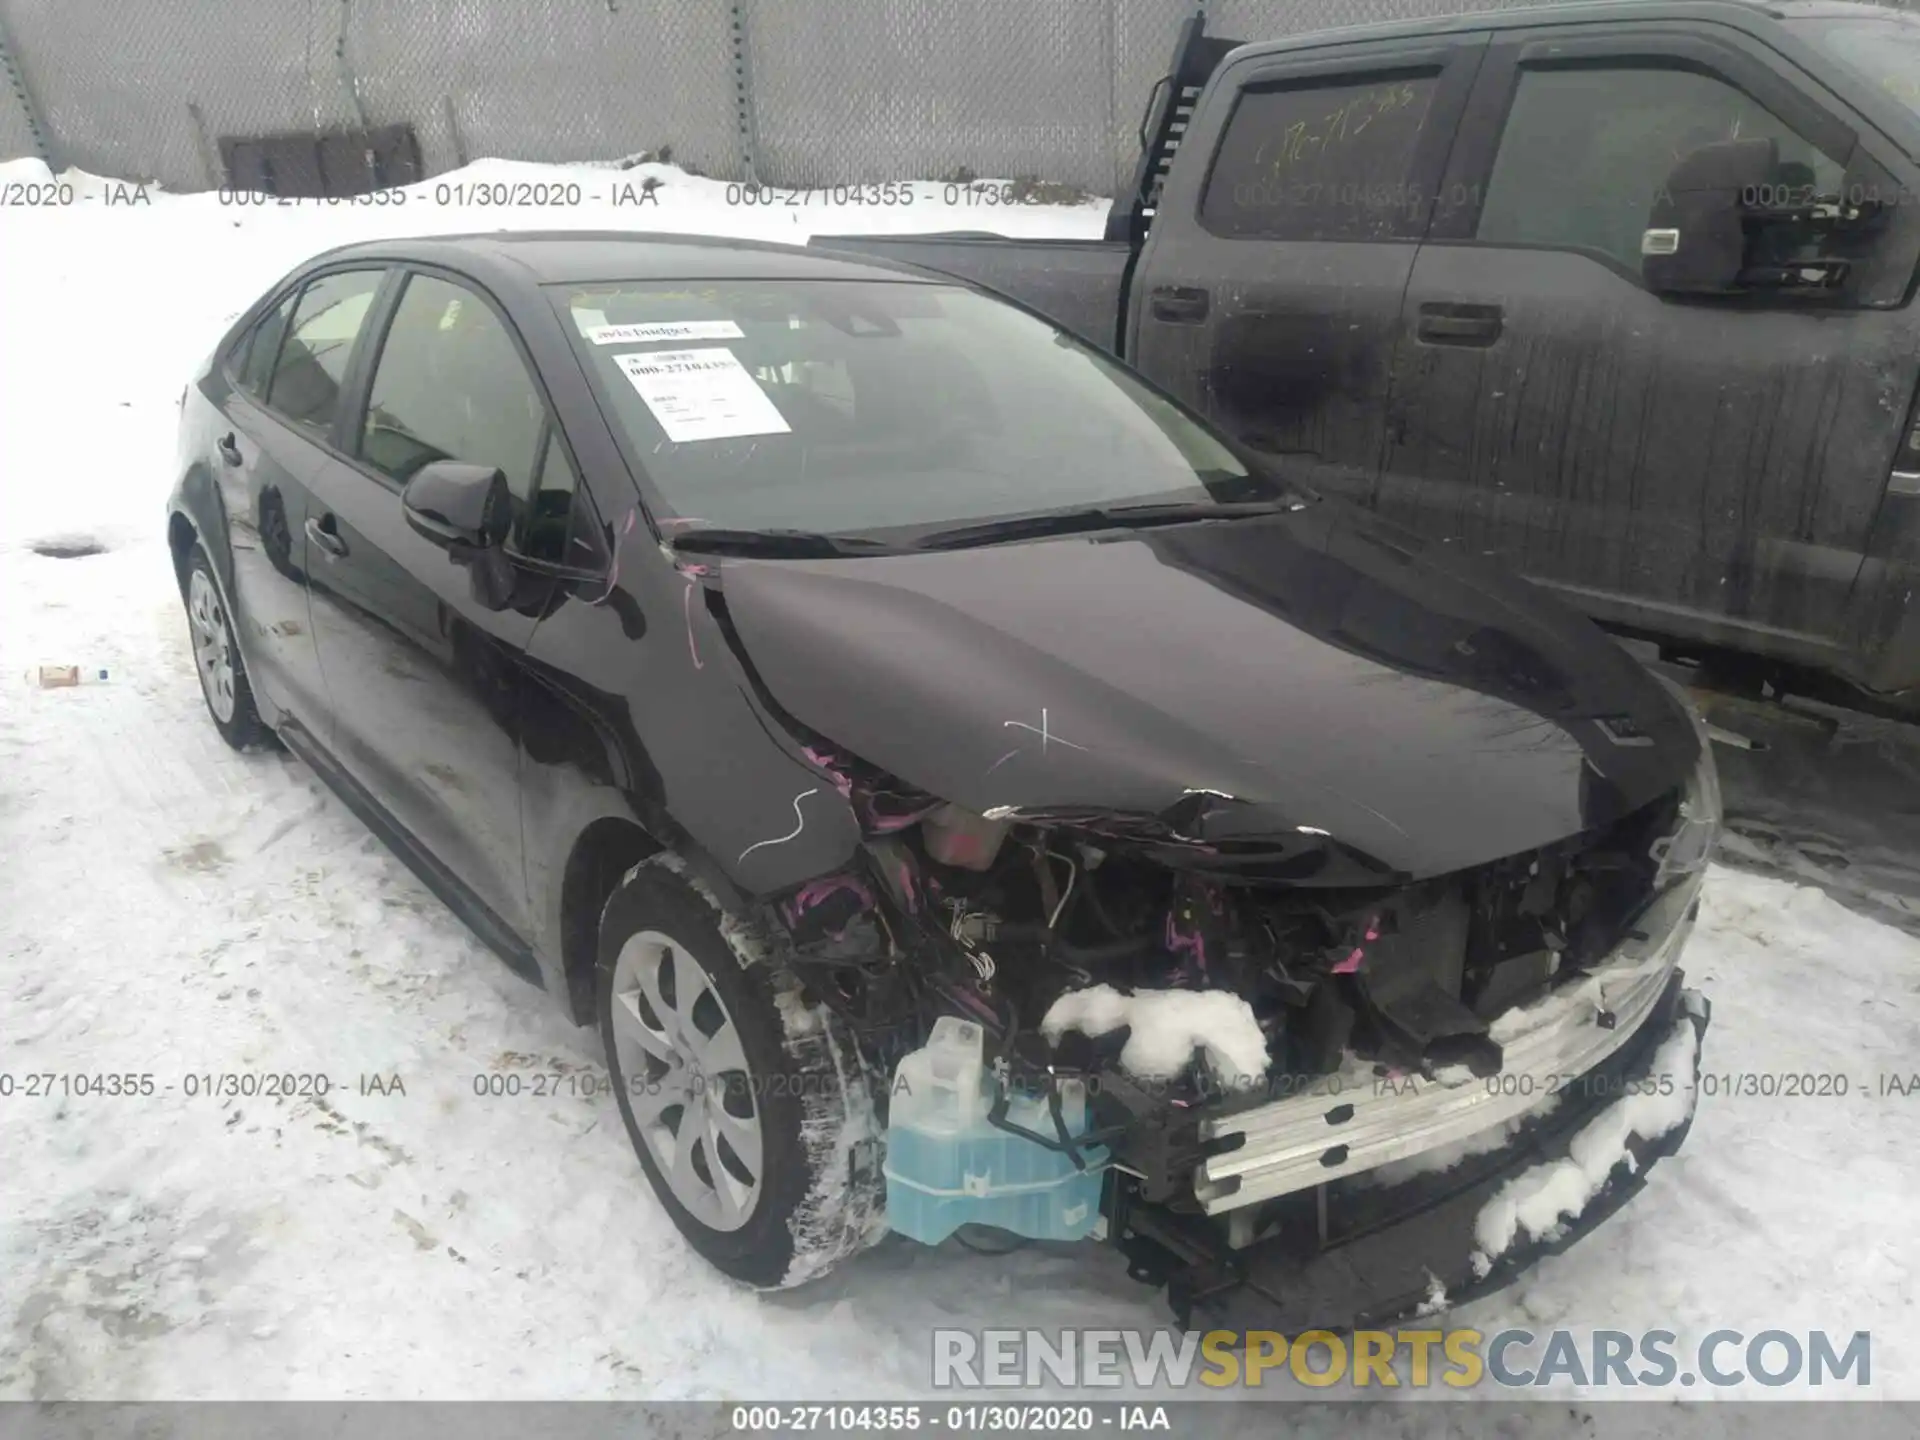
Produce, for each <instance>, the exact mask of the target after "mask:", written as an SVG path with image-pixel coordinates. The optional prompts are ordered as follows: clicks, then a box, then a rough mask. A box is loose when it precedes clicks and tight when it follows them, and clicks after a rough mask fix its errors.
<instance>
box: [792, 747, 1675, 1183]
mask: <svg viewBox="0 0 1920 1440" xmlns="http://www.w3.org/2000/svg"><path fill="white" fill-rule="evenodd" d="M807 753H808V758H809V760H810V761H811V762H813V763H814V764H816V765H817V766H819V767H820V768H822V769H823V770H824V771H825V772H826V773H828V774H829V775H831V776H832V777H833V778H834V780H835V783H836V786H837V787H838V788H839V789H840V790H841V792H842V793H843V794H844V795H845V796H846V797H847V798H848V800H849V802H850V803H851V804H852V806H853V807H854V810H855V812H856V814H857V815H858V817H859V819H860V822H861V826H862V829H863V832H864V833H865V836H866V839H865V841H864V844H863V846H862V847H861V863H860V864H859V865H858V866H857V867H856V868H853V869H849V870H848V871H846V872H844V873H841V874H837V875H833V876H828V877H823V878H820V879H816V880H814V881H811V882H809V883H808V884H806V885H804V886H802V887H800V888H799V889H798V890H796V891H794V892H792V893H790V894H788V895H787V896H785V897H784V898H783V899H782V900H781V902H780V904H779V910H780V914H781V918H782V920H783V921H784V922H785V924H786V926H787V928H788V930H789V932H790V934H791V936H792V939H793V943H794V954H795V960H796V963H797V965H798V966H799V967H800V969H801V971H802V974H803V976H804V978H805V980H806V983H807V985H808V986H809V988H810V990H812V991H813V992H814V993H815V994H817V996H818V997H819V998H820V999H821V1000H823V1001H824V1002H825V1003H827V1004H828V1005H829V1006H830V1007H832V1008H833V1009H834V1010H835V1011H836V1012H838V1013H839V1014H840V1015H841V1016H842V1017H843V1018H844V1019H845V1020H846V1021H847V1023H848V1024H849V1026H850V1027H851V1028H852V1029H853V1031H854V1032H855V1034H856V1035H857V1036H859V1037H860V1040H861V1043H862V1045H863V1047H865V1048H866V1049H867V1051H868V1055H869V1059H870V1061H871V1062H872V1063H874V1064H875V1065H876V1068H878V1069H880V1070H882V1071H883V1072H886V1071H888V1070H889V1069H890V1067H891V1065H892V1064H893V1063H894V1062H896V1061H897V1060H898V1059H899V1057H900V1056H901V1055H903V1054H905V1053H906V1052H908V1051H911V1050H912V1049H914V1048H915V1047H916V1046H918V1045H919V1044H920V1043H921V1042H922V1040H923V1039H924V1038H925V1036H926V1035H927V1034H928V1032H929V1030H930V1029H931V1027H932V1026H933V1024H934V1023H935V1021H936V1020H937V1019H938V1018H939V1017H941V1016H959V1017H963V1018H965V1019H967V1020H970V1021H973V1022H977V1023H978V1024H979V1025H980V1027H981V1028H982V1030H983V1031H984V1032H985V1035H986V1037H987V1049H988V1052H989V1054H990V1057H991V1061H992V1063H993V1065H994V1067H995V1072H996V1074H998V1075H999V1076H1000V1077H1001V1079H1002V1083H1003V1084H1005V1085H1007V1086H1008V1087H1009V1088H1010V1089H1013V1090H1020V1089H1023V1088H1026V1089H1038V1090H1039V1091H1041V1092H1042V1093H1046V1092H1047V1091H1049V1090H1051V1089H1054V1088H1057V1084H1058V1081H1059V1079H1060V1078H1061V1077H1063V1076H1077V1077H1084V1078H1086V1079H1088V1080H1089V1081H1090V1082H1091V1083H1090V1086H1089V1088H1090V1090H1091V1091H1092V1093H1093V1095H1094V1102H1093V1111H1094V1116H1095V1127H1094V1132H1093V1133H1094V1134H1095V1135H1096V1136H1098V1137H1099V1138H1100V1139H1101V1140H1102V1141H1103V1142H1104V1143H1108V1144H1110V1145H1111V1146H1113V1147H1115V1150H1116V1153H1117V1154H1118V1155H1119V1156H1120V1157H1121V1159H1122V1160H1123V1161H1124V1162H1125V1163H1127V1164H1128V1165H1130V1166H1131V1167H1132V1168H1134V1169H1136V1170H1139V1171H1141V1172H1142V1173H1146V1172H1148V1171H1157V1172H1160V1173H1159V1174H1158V1175H1156V1176H1155V1177H1154V1178H1155V1179H1156V1180H1157V1181H1158V1182H1159V1184H1158V1185H1156V1188H1161V1187H1162V1186H1164V1187H1166V1188H1169V1189H1171V1188H1172V1182H1173V1181H1174V1179H1175V1178H1176V1177H1175V1176H1174V1175H1172V1174H1169V1173H1167V1172H1168V1171H1169V1170H1172V1169H1177V1168H1178V1166H1177V1163H1176V1157H1175V1155H1174V1154H1173V1153H1172V1152H1171V1151H1169V1150H1166V1149H1165V1147H1162V1153H1158V1154H1152V1153H1147V1152H1148V1151H1151V1150H1152V1149H1153V1148H1154V1147H1153V1142H1152V1140H1151V1136H1152V1134H1153V1133H1154V1132H1156V1131H1157V1130H1163V1129H1165V1128H1166V1126H1167V1125H1170V1124H1174V1123H1177V1121H1178V1119H1179V1117H1180V1116H1181V1115H1183V1114H1185V1113H1190V1112H1192V1111H1194V1110H1195V1109H1196V1107H1213V1108H1219V1107H1223V1106H1224V1107H1238V1106H1244V1105H1251V1104H1258V1103H1260V1102H1262V1101H1266V1100H1270V1099H1273V1098H1274V1097H1276V1096H1279V1095H1287V1094H1295V1093H1300V1092H1301V1091H1302V1090H1303V1089H1304V1088H1305V1087H1306V1086H1308V1085H1309V1084H1310V1083H1311V1082H1312V1080H1313V1078H1314V1077H1318V1076H1325V1075H1329V1074H1331V1073H1332V1072H1334V1071H1336V1070H1338V1069H1340V1068H1341V1067H1342V1066H1343V1065H1348V1064H1351V1063H1352V1062H1353V1061H1355V1060H1356V1059H1357V1060H1359V1061H1362V1062H1365V1063H1369V1064H1372V1065H1374V1066H1376V1067H1379V1069H1378V1073H1390V1074H1400V1075H1416V1076H1417V1075H1432V1074H1434V1073H1436V1072H1437V1071H1438V1070H1440V1069H1442V1068H1443V1067H1452V1066H1465V1067H1467V1068H1468V1069H1470V1070H1471V1072H1472V1073H1473V1074H1474V1075H1476V1076H1480V1075H1488V1076H1490V1075H1494V1074H1496V1073H1498V1072H1499V1071H1500V1069H1501V1063H1502V1056H1501V1048H1500V1046H1499V1044H1498V1043H1497V1042H1496V1041H1495V1039H1494V1038H1493V1036H1492V1034H1491V1033H1490V1022H1492V1021H1493V1020H1494V1019H1495V1018H1496V1017H1498V1016H1499V1015H1500V1014H1502V1013H1503V1012H1505V1011H1507V1010H1509V1009H1511V1008H1513V1007H1515V1006H1519V1005H1523V1004H1526V1003H1528V1002H1529V1001H1532V1000H1535V999H1537V998H1539V997H1541V996H1543V995H1544V994H1546V993H1547V992H1548V991H1550V990H1551V989H1553V988H1554V987H1555V986H1556V985H1559V984H1561V983H1564V982H1566V981H1567V980H1569V979H1570V978H1572V977H1574V976H1577V975H1579V974H1581V973H1582V972H1583V970H1584V969H1585V968H1586V967H1589V966H1592V965H1594V964H1597V963H1599V962H1600V961H1601V960H1603V959H1604V958H1605V957H1606V956H1607V955H1608V954H1609V952H1610V951H1611V950H1612V949H1613V947H1614V946H1615V945H1616V944H1617V943H1618V942H1619V941H1620V939H1621V937H1622V936H1623V935H1624V934H1626V933H1628V932H1629V931H1631V929H1632V926H1633V924H1634V922H1635V919H1636V917H1637V916H1638V915H1639V913H1640V912H1641V911H1642V910H1643V909H1644V907H1645V906H1646V905H1647V904H1648V902H1649V901H1650V900H1651V899H1652V898H1653V896H1654V894H1655V892H1656V888H1657V886H1656V880H1657V878H1658V876H1659V873H1660V871H1661V869H1662V867H1663V864H1664V863H1665V859H1664V857H1665V854H1666V850H1665V847H1664V845H1663V837H1668V836H1670V835H1671V834H1672V833H1673V832H1674V830H1675V826H1676V823H1677V822H1678V821H1679V819H1680V813H1679V812H1680V803H1681V798H1682V796H1681V792H1680V791H1678V790H1675V791H1673V792H1671V793H1670V794H1668V795H1667V796H1665V797H1663V798H1661V799H1659V800H1656V801H1654V802H1653V803H1651V804H1648V805H1646V806H1643V807H1642V808H1641V809H1640V810H1638V811H1636V812H1635V813H1633V814H1631V815H1629V816H1627V817H1625V818H1624V819H1623V820H1622V821H1620V822H1617V823H1616V824H1614V825H1613V826H1611V827H1608V828H1607V829H1606V830H1605V831H1603V832H1601V833H1598V834H1593V833H1589V834H1585V835H1581V836H1575V837H1572V838H1570V839H1568V840H1566V841H1564V842H1562V843H1559V844H1556V845H1552V846H1549V847H1546V848H1544V849H1541V850H1538V851H1536V852H1534V853H1531V854H1528V855H1524V856H1520V857H1516V858H1513V859H1509V860H1503V861H1499V862H1495V863H1493V864H1489V865H1485V866H1481V867H1478V868H1476V869H1472V870H1469V871H1465V872H1462V873H1458V874H1454V875H1450V876H1443V877H1440V878H1437V879H1430V880H1424V881H1420V882H1416V883H1411V884H1406V885H1402V886H1340V887H1315V886H1312V885H1303V884H1299V883H1295V882H1294V881H1292V880H1289V879H1286V878H1282V877H1277V876H1275V875H1272V874H1270V873H1266V874H1263V873H1262V869H1261V867H1260V866H1259V865H1258V864H1257V863H1249V862H1248V857H1247V855H1245V854H1241V855H1238V856H1236V857H1234V864H1233V866H1232V868H1231V871H1230V872H1226V871H1223V869H1222V868H1221V867H1220V866H1219V865H1218V864H1217V863H1216V856H1217V850H1216V848H1215V847H1195V848H1194V849H1193V850H1191V851H1190V852H1189V853H1187V854H1185V855H1184V856H1183V855H1181V853H1180V852H1179V850H1178V848H1177V846H1172V845H1170V844H1169V843H1168V837H1167V836H1165V835H1164V834H1158V833H1149V832H1144V831H1142V830H1141V828H1140V827H1139V825H1138V824H1137V822H1135V821H1133V820H1131V819H1130V818H1129V817H1125V816H1101V815H1092V814H1088V815H1029V814H1022V813H1005V814H998V815H994V816H981V815H976V814H972V813H969V812H966V811H963V810H961V809H959V808H958V807H956V806H954V805H951V804H948V803H945V802H942V801H940V800H939V799H937V798H936V797H933V796H929V795H925V794H921V793H917V792H915V791H913V790H912V789H911V788H910V787H906V786H904V785H902V784H901V783H900V782H898V781H897V780H893V779H891V778H890V777H887V776H885V775H883V774H880V773H877V772H875V771H873V770H871V769H870V768H869V767H867V766H865V765H863V764H862V763H861V762H859V761H857V760H855V759H853V758H851V757H848V756H845V755H842V754H837V753H834V752H832V751H831V750H828V749H825V748H814V749H809V751H808V752H807ZM1181 995H1187V996H1202V995H1205V996H1217V997H1225V996H1231V997H1233V999H1234V1001H1237V1002H1238V1004H1237V1005H1231V1006H1229V1007H1227V1008H1226V1009H1225V1010H1222V1009H1220V1008H1218V1007H1215V1008H1214V1009H1213V1010H1212V1011H1211V1012H1210V1013H1209V1014H1208V1015H1207V1016H1206V1017H1205V1019H1204V1020H1203V1021H1202V1022H1201V1023H1199V1024H1197V1025H1189V1026H1188V1027H1187V1028H1188V1030H1190V1031H1191V1032H1192V1033H1191V1034H1190V1035H1189V1036H1188V1037H1187V1039H1188V1043H1180V1040H1181V1025H1182V1023H1183V1022H1182V1019H1181V1017H1180V1009H1181V1007H1179V1006H1178V1005H1173V1006H1170V1007H1165V1008H1166V1009H1167V1011H1168V1013H1169V1015H1170V1016H1171V1017H1172V1019H1171V1022H1170V1023H1171V1024H1172V1026H1173V1031H1174V1033H1173V1036H1172V1041H1173V1043H1171V1044H1169V1043H1166V1042H1167V1037H1166V1036H1156V1037H1155V1039H1154V1043H1152V1044H1149V1045H1147V1046H1145V1047H1144V1048H1143V1047H1141V1046H1139V1045H1136V1044H1135V1043H1134V1042H1135V1040H1137V1039H1138V1035H1137V1031H1138V1030H1139V1028H1140V1025H1141V1020H1142V1012H1141V1011H1140V1010H1139V1009H1138V1008H1137V1007H1136V1006H1135V1004H1134V1002H1137V1001H1140V1000H1142V999H1153V1000H1156V1001H1157V1000H1159V999H1161V998H1162V997H1167V998H1171V997H1175V996H1181ZM1129 1022H1131V1024H1130V1023H1129ZM1149 1023H1151V1022H1149ZM1249 1037H1250V1038H1249ZM1250 1050H1251V1053H1249V1051H1250ZM1143 1054H1144V1055H1146V1056H1147V1057H1148V1061H1149V1063H1142V1062H1141V1056H1142V1055H1143ZM1003 1113H1004V1112H1003ZM1160 1122H1164V1123H1160ZM1022 1133H1025V1132H1024V1131H1023V1132H1022ZM1029 1138H1034V1139H1037V1140H1039V1141H1040V1142H1041V1143H1045V1144H1049V1145H1054V1146H1058V1145H1061V1144H1063V1143H1068V1142H1067V1137H1066V1136H1065V1135H1064V1134H1054V1135H1030V1136H1029ZM1176 1148H1177V1147H1176Z"/></svg>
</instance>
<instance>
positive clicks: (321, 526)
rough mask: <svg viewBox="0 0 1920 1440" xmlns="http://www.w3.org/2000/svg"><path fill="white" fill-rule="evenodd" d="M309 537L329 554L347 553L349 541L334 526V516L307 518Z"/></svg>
mask: <svg viewBox="0 0 1920 1440" xmlns="http://www.w3.org/2000/svg"><path fill="white" fill-rule="evenodd" d="M307 539H309V540H311V541H312V542H313V543H314V544H316V545H318V546H319V547H320V548H321V549H322V550H324V551H326V552H327V553H328V554H329V555H345V554H346V553H347V542H346V541H344V540H342V539H341V538H340V532H339V531H338V530H336V529H334V528H333V516H332V515H330V514H328V515H319V516H312V517H309V519H308V520H307Z"/></svg>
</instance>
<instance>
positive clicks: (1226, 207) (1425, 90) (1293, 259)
mask: <svg viewBox="0 0 1920 1440" xmlns="http://www.w3.org/2000/svg"><path fill="white" fill-rule="evenodd" d="M1487 39H1488V36H1487V35H1486V34H1485V33H1477V32H1463V33H1459V34H1452V35H1446V36H1432V37H1420V38H1418V39H1414V40H1393V41H1378V40H1376V41H1368V42H1362V43H1356V44H1343V45H1330V46H1320V47H1315V48H1313V49H1309V50H1304V51H1303V50H1297V49H1296V50H1290V51H1288V52H1286V53H1285V54H1269V55H1261V54H1258V53H1254V54H1251V55H1248V56H1247V57H1245V58H1243V59H1239V60H1233V61H1230V62H1229V63H1228V64H1227V65H1226V66H1225V67H1224V68H1223V69H1222V70H1221V71H1220V72H1219V74H1218V75H1217V76H1216V77H1215V79H1214V81H1213V83H1212V84H1211V85H1210V86H1209V87H1208V89H1207V92H1206V94H1205V95H1204V96H1203V97H1202V98H1201V100H1200V103H1199V106H1198V108H1197V110H1196V112H1195V114H1194V117H1193V129H1192V131H1191V133H1189V134H1188V135H1187V136H1186V137H1185V138H1184V139H1183V140H1182V141H1181V144H1180V156H1179V160H1178V162H1177V163H1175V164H1174V165H1173V167H1172V170H1171V173H1170V174H1169V175H1168V177H1167V180H1166V185H1165V191H1164V194H1163V195H1162V197H1161V203H1160V205H1159V207H1158V210H1157V213H1156V215H1155V218H1154V221H1153V224H1152V228H1151V230H1150V231H1149V233H1148V237H1147V242H1146V246H1145V249H1144V250H1143V251H1142V253H1141V257H1140V261H1139V264H1138V266H1137V267H1136V275H1135V279H1134V284H1133V287H1132V291H1131V302H1130V317H1131V319H1130V326H1131V330H1132V333H1131V335H1130V336H1129V337H1128V346H1129V348H1128V352H1127V353H1128V355H1129V357H1130V358H1131V359H1132V360H1133V361H1134V363H1135V364H1137V365H1138V366H1139V367H1140V368H1141V369H1143V370H1144V371H1145V372H1146V373H1147V374H1148V375H1150V376H1152V377H1153V378H1154V379H1156V380H1158V381H1159V382H1160V383H1161V384H1163V385H1166V386H1168V387H1169V388H1170V389H1172V390H1173V391H1175V393H1177V394H1179V395H1180V396H1181V398H1183V399H1184V400H1186V401H1187V402H1188V403H1189V404H1191V405H1193V406H1194V407H1195V408H1197V409H1199V410H1201V411H1202V412H1204V413H1205V414H1206V415H1208V416H1209V417H1211V418H1212V419H1213V420H1214V421H1216V422H1217V423H1218V424H1220V425H1221V426H1223V427H1224V428H1225V429H1226V430H1227V431H1228V432H1229V433H1231V434H1233V435H1235V436H1237V437H1238V438H1239V439H1241V440H1242V441H1243V442H1245V443H1246V444H1247V445H1249V446H1250V447H1252V448H1253V449H1254V450H1256V451H1258V452H1261V453H1264V454H1267V455H1272V456H1275V457H1284V460H1283V464H1284V468H1285V469H1286V470H1287V471H1288V473H1290V474H1293V475H1295V476H1297V477H1298V478H1299V479H1301V480H1303V481H1305V482H1306V483H1307V484H1309V485H1314V486H1317V487H1320V488H1324V489H1326V490H1329V491H1333V492H1338V493H1344V494H1347V495H1350V496H1353V497H1355V498H1359V499H1365V498H1367V497H1368V496H1370V494H1371V492H1372V489H1373V485H1374V480H1375V477H1376V475H1377V474H1378V470H1379V466H1380V459H1381V452H1382V448H1383V445H1384V443H1385V415H1386V401H1387V391H1388V387H1389V385H1390V383H1391V380H1392V375H1393V347H1394V344H1395V338H1396V330H1397V329H1398V323H1399V317H1400V302H1401V299H1402V297H1403V296H1404V294H1405V293H1406V287H1407V281H1408V278H1409V276H1410V274H1411V272H1412V269H1413V262H1414V255H1415V253H1416V251H1417V249H1418V245H1419V238H1420V236H1421V235H1422V233H1423V232H1424V231H1425V229H1426V225H1427V218H1428V214H1429V212H1430V210H1431V208H1432V206H1433V202H1434V197H1435V193H1436V190H1437V188H1438V181H1439V178H1440V176H1441V174H1442V172H1443V171H1444V169H1445V167H1446V162H1447V153H1448V149H1449V147H1450V145H1451V143H1452V139H1453V134H1454V127H1455V124H1456V122H1457V119H1458V117H1459V115H1460V113H1461V111H1462V110H1463V108H1464V106H1465V103H1466V98H1467V95H1468V93H1469V91H1470V90H1471V87H1472V81H1473V74H1474V70H1475V68H1476V67H1477V65H1478V63H1479V60H1480V57H1481V54H1482V53H1483V51H1484V48H1485V46H1486V43H1487Z"/></svg>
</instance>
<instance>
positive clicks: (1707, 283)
mask: <svg viewBox="0 0 1920 1440" xmlns="http://www.w3.org/2000/svg"><path fill="white" fill-rule="evenodd" d="M1779 159H1780V147H1779V145H1778V144H1777V143H1776V142H1775V141H1774V140H1772V139H1771V138H1768V137H1764V136H1763V137H1760V138H1757V139H1752V140H1721V141H1717V142H1715V143H1714V144H1711V145H1702V146H1701V147H1700V148H1699V149H1697V150H1693V151H1689V152H1688V153H1687V154H1686V155H1684V156H1682V157H1681V159H1680V162H1679V163H1678V164H1677V165H1675V166H1674V167H1673V169H1672V171H1670V172H1669V173H1668V175H1667V178H1666V180H1665V181H1664V182H1663V183H1662V184H1661V186H1660V190H1659V193H1658V194H1656V195H1655V196H1654V201H1653V208H1652V210H1651V211H1650V212H1649V214H1648V216H1647V230H1646V233H1645V234H1644V235H1643V236H1642V237H1641V239H1640V273H1641V275H1642V276H1643V277H1644V278H1645V279H1646V282H1647V288H1648V289H1649V290H1652V291H1654V292H1655V293H1656V294H1671V295H1728V294H1733V293H1735V292H1737V291H1738V290H1739V289H1740V288H1741V286H1740V271H1741V269H1742V267H1743V266H1744V264H1745V263H1746V255H1747V236H1746V228H1745V226H1744V224H1743V223H1742V217H1743V212H1744V211H1745V209H1746V208H1747V207H1748V206H1749V205H1751V204H1753V203H1754V198H1755V197H1756V196H1759V195H1763V194H1765V193H1766V190H1767V188H1768V186H1769V183H1770V182H1771V181H1772V179H1773V176H1774V172H1775V168H1776V167H1777V165H1778V164H1779Z"/></svg>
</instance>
